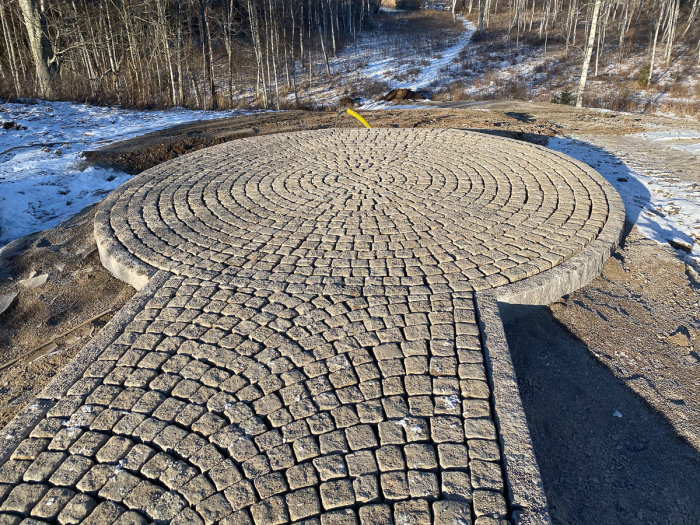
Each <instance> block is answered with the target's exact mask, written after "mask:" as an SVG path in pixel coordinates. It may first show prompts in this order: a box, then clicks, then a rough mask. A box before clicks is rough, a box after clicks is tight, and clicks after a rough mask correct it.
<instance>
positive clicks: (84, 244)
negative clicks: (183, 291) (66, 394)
mask: <svg viewBox="0 0 700 525" xmlns="http://www.w3.org/2000/svg"><path fill="white" fill-rule="evenodd" d="M94 211H95V207H94V206H91V207H89V208H86V209H85V210H83V211H82V212H81V213H80V214H78V215H76V216H75V217H73V218H72V219H70V220H69V221H66V222H65V223H64V224H63V225H61V226H60V227H58V228H55V229H52V230H46V231H44V232H40V233H36V234H34V235H29V236H27V237H22V238H20V239H17V240H16V241H13V242H11V243H10V244H8V245H6V246H5V247H4V248H3V249H2V251H0V296H1V295H10V294H12V295H14V294H15V293H17V297H16V298H15V300H14V301H13V303H12V305H11V306H10V308H8V309H7V310H6V311H5V312H4V313H2V314H0V426H4V425H5V424H6V423H7V422H8V421H9V420H10V419H12V418H13V417H14V416H15V415H16V414H17V412H19V411H20V410H21V409H22V408H23V407H24V406H25V405H26V404H27V403H29V402H30V401H32V399H33V398H34V397H35V396H36V394H37V393H38V392H39V391H40V390H41V389H42V388H43V387H44V386H45V385H46V384H47V383H48V382H49V380H50V379H51V378H52V377H53V376H54V374H55V373H56V370H58V369H59V368H61V367H62V366H63V365H64V364H66V363H67V362H68V361H70V359H72V357H73V356H74V355H75V354H76V353H77V352H78V350H80V349H81V348H82V347H83V346H84V345H85V343H87V341H89V340H90V338H91V337H92V335H93V334H95V333H96V332H97V331H98V330H99V329H100V328H101V327H102V326H104V325H105V324H106V323H107V321H109V319H111V317H112V315H113V314H114V313H115V312H117V311H118V310H119V309H120V308H121V307H122V306H123V305H124V303H125V302H126V301H127V300H128V299H129V297H131V296H132V295H133V293H134V291H133V289H132V288H130V287H129V286H128V285H126V284H124V283H122V282H121V281H118V280H117V279H115V278H114V277H112V276H111V275H110V274H108V273H107V272H106V271H105V270H104V269H103V268H102V265H101V264H100V259H99V257H98V255H97V246H96V245H95V240H94V238H93V236H92V228H93V224H92V223H93V218H94V215H95V213H94ZM44 275H46V276H47V277H46V282H45V283H44V284H40V285H39V286H37V287H36V288H32V287H31V284H32V283H31V282H29V283H27V282H24V283H23V282H22V281H23V280H26V279H28V278H30V277H31V276H34V278H35V279H36V278H42V276H44ZM42 280H43V279H42ZM39 282H41V280H40V281H39ZM28 285H30V286H28Z"/></svg>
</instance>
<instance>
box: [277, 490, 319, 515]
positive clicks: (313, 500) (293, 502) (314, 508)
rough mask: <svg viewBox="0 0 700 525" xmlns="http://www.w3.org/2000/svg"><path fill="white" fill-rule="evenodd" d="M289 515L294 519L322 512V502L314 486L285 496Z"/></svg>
mask: <svg viewBox="0 0 700 525" xmlns="http://www.w3.org/2000/svg"><path fill="white" fill-rule="evenodd" d="M285 500H286V503H287V509H288V510H289V517H290V519H291V520H293V521H297V520H301V519H304V518H309V517H312V516H315V515H317V514H319V513H320V512H321V503H320V501H319V498H318V495H317V494H316V490H315V489H314V488H312V487H309V488H305V489H299V490H297V491H294V492H290V493H289V494H287V495H286V496H285Z"/></svg>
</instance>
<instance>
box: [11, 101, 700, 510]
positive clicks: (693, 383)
mask: <svg viewBox="0 0 700 525" xmlns="http://www.w3.org/2000/svg"><path fill="white" fill-rule="evenodd" d="M458 106H459V107H458ZM363 115H364V116H365V117H366V118H367V120H369V122H370V123H371V124H372V125H373V126H375V127H453V128H459V129H470V130H479V131H483V132H487V133H495V134H499V135H504V136H510V137H514V138H519V139H522V140H529V141H532V142H536V143H540V144H543V143H546V140H547V138H548V137H550V136H554V135H557V134H568V135H575V136H577V137H581V136H585V137H586V140H588V141H590V142H592V143H596V144H598V145H601V146H604V147H606V148H607V149H608V150H609V151H611V152H612V153H614V154H616V155H619V156H620V157H625V158H626V160H630V159H632V160H633V161H634V162H635V163H636V164H637V165H640V166H647V167H648V166H653V163H654V162H659V158H661V157H659V154H660V153H659V154H654V152H653V151H651V150H649V149H648V148H646V147H645V146H646V145H645V144H644V143H641V144H640V143H639V142H638V139H633V138H630V134H635V133H641V132H644V131H655V130H659V129H664V128H666V127H669V128H675V129H679V128H680V129H692V130H697V129H698V124H697V123H695V122H693V121H684V120H677V119H676V120H671V119H667V118H664V117H643V116H639V115H632V114H618V113H609V112H608V113H604V112H600V111H594V110H577V109H574V108H571V107H567V106H557V105H550V104H527V103H519V102H484V103H459V104H455V105H454V106H453V107H447V108H442V109H434V110H413V111H379V112H365V113H363ZM333 126H338V127H356V126H359V123H358V122H357V121H355V120H354V119H352V118H351V117H349V116H348V115H346V114H343V113H335V112H316V113H314V112H301V111H295V112H284V113H281V114H272V113H265V114H258V115H251V116H246V117H239V118H236V119H228V120H221V121H210V122H206V123H193V124H187V125H183V126H177V127H175V128H172V129H170V130H166V131H164V132H158V133H153V134H150V135H146V136H144V137H140V138H137V139H134V140H131V141H128V142H126V143H122V144H118V145H114V146H110V147H107V148H104V149H103V150H100V151H97V152H92V153H90V154H89V155H87V156H86V157H87V160H86V161H89V162H94V163H100V164H105V165H110V166H116V167H119V168H120V169H124V170H127V171H129V172H131V173H138V172H140V171H142V170H143V169H146V168H148V167H151V166H153V165H156V164H158V163H160V162H163V161H165V160H168V159H170V158H174V157H177V156H179V155H181V154H184V153H187V152H190V151H194V150H197V149H200V148H203V147H207V146H211V145H214V144H218V143H221V142H225V141H227V140H234V139H236V138H240V137H245V136H254V135H262V134H267V133H276V132H286V131H295V130H303V129H316V128H324V127H333ZM635 141H636V142H635ZM659 147H660V146H659ZM662 153H663V165H664V168H665V170H666V171H667V172H668V174H670V175H674V174H675V175H678V176H679V177H680V178H683V179H686V180H688V179H690V180H695V179H696V178H698V177H700V170H694V168H693V166H694V164H688V163H689V162H697V157H694V159H695V160H689V157H688V154H686V153H684V152H679V151H678V150H673V149H670V148H665V149H664V151H663V152H662ZM92 214H93V211H92V210H90V209H88V210H86V211H85V212H83V213H82V214H80V215H79V216H77V217H76V218H74V219H73V220H72V221H70V223H69V224H66V225H63V226H61V227H59V228H57V229H55V230H49V231H47V232H42V233H39V234H35V235H33V236H30V237H26V238H23V239H19V240H18V241H15V242H14V243H12V244H11V245H9V246H8V247H6V248H5V249H4V250H3V251H2V252H0V272H2V274H1V275H0V279H1V281H0V295H1V294H5V293H8V291H11V290H15V291H19V296H18V298H17V300H16V303H15V304H14V305H13V307H12V308H11V309H10V310H8V311H7V312H5V313H4V314H0V364H1V363H4V365H3V366H5V368H3V369H1V370H0V405H1V406H2V409H1V410H0V424H4V423H5V422H6V421H7V420H8V419H9V418H10V417H12V415H13V414H14V413H16V412H17V411H18V410H20V408H21V407H22V406H23V405H24V404H25V403H27V402H28V401H29V400H30V399H31V398H32V397H33V395H34V394H35V393H36V392H37V391H38V390H39V389H40V388H41V387H42V386H43V384H45V383H46V381H47V380H48V379H49V378H50V377H51V375H52V374H53V371H55V369H56V368H58V367H60V366H61V364H63V363H65V362H67V360H69V359H70V357H71V356H72V355H74V353H75V352H76V351H77V350H78V349H79V348H80V347H81V346H82V345H83V344H84V342H85V341H86V340H87V339H88V338H89V336H90V334H91V333H92V332H94V331H95V330H97V329H98V328H99V324H101V323H104V322H105V321H106V320H107V319H108V318H109V315H111V314H108V315H105V316H104V317H100V318H99V319H98V320H96V321H93V322H90V323H88V324H87V325H85V326H83V327H82V328H80V329H78V330H76V331H74V332H70V334H69V335H67V336H64V337H63V338H59V339H57V340H56V347H55V348H53V346H50V347H49V348H51V350H50V351H46V349H44V350H39V351H38V352H37V349H38V348H40V347H41V345H43V344H45V343H46V342H47V341H51V340H52V339H53V338H54V337H55V336H56V335H60V334H62V333H64V332H66V331H67V330H70V329H71V328H73V327H75V326H77V325H80V324H81V323H84V322H85V321H88V320H90V319H91V318H93V317H94V316H96V315H97V314H99V313H101V312H103V311H105V310H116V309H118V308H119V307H120V306H121V305H122V304H123V303H124V302H125V300H126V299H127V298H128V297H129V296H130V295H131V294H132V293H133V290H132V289H131V288H129V287H128V286H126V285H124V284H122V283H120V282H118V281H116V280H115V279H114V278H112V277H111V276H110V275H108V274H107V272H106V271H105V270H103V269H102V267H101V265H100V264H99V260H98V258H97V257H96V254H95V253H94V252H93V251H91V250H92V249H93V247H94V241H93V240H92V235H91V227H92V216H93V215H92ZM62 265H65V267H64V268H63V267H62ZM33 271H34V272H36V274H37V275H41V274H43V273H48V274H49V278H48V282H47V283H46V284H45V285H43V286H41V287H39V288H37V289H33V290H32V289H27V288H25V287H22V286H20V285H19V284H18V282H17V281H18V280H19V279H23V278H26V277H28V276H29V275H30V274H31V272H33ZM698 312H700V282H699V281H698V277H697V274H695V273H693V271H692V270H691V269H689V268H688V267H686V265H685V264H684V263H683V261H682V253H681V252H676V251H675V250H674V249H673V248H671V247H670V246H661V245H659V244H657V243H656V242H653V241H650V240H648V239H645V238H644V237H642V236H641V235H640V234H639V233H638V232H637V231H636V229H635V228H632V227H631V225H628V234H627V236H626V238H625V241H624V244H623V245H622V246H621V247H620V249H619V250H618V251H617V253H616V254H615V255H614V257H613V258H611V259H610V260H609V261H608V263H607V264H606V266H605V271H604V273H603V275H602V276H600V277H599V278H598V279H596V280H595V281H594V282H593V283H591V284H590V285H589V286H587V287H586V288H584V289H582V290H579V291H578V292H575V293H573V294H571V295H570V296H567V297H565V298H563V299H562V300H561V301H559V302H557V303H555V304H554V305H551V307H549V308H539V309H533V310H528V309H526V311H524V312H521V313H520V314H519V315H521V316H524V317H523V319H526V320H528V322H527V323H521V322H518V323H515V324H510V325H509V326H508V327H507V330H508V331H509V338H510V340H509V342H510V344H511V347H512V348H513V354H514V360H515V361H516V371H517V373H518V376H519V379H520V380H521V389H522V391H523V398H524V400H525V406H526V412H527V415H528V418H529V419H530V424H531V426H532V433H533V440H534V441H535V447H536V452H537V454H538V458H539V460H540V463H541V464H542V470H543V476H544V478H545V480H544V481H545V488H546V490H547V495H548V498H549V499H550V503H551V504H552V508H553V516H554V518H555V521H556V522H558V523H591V522H594V521H595V519H593V516H594V515H596V512H598V514H597V516H598V517H600V515H601V514H600V511H601V510H603V511H604V512H605V515H606V516H608V518H607V519H606V523H622V522H630V521H632V522H639V523H641V522H644V523H691V522H692V521H693V519H695V518H697V515H698V511H699V510H700V509H698V504H699V502H698V500H697V497H695V498H692V497H690V498H689V497H686V496H687V494H688V493H690V494H691V495H692V494H693V493H695V494H697V491H696V490H695V489H696V487H700V482H698V479H697V477H698V476H697V472H700V468H698V467H697V466H696V465H700V463H698V461H700V460H698V451H700V401H699V400H700V381H698V378H699V377H700V356H699V352H700V350H699V347H700V322H699V321H698ZM542 348H544V349H545V350H546V352H545V350H542ZM538 349H539V350H538ZM555 358H556V359H555ZM13 359H17V361H15V362H13V361H12V360H13ZM543 360H544V361H543ZM547 362H550V363H551V366H550V365H547V364H546V363H547ZM8 363H10V364H9V366H8ZM557 370H559V371H560V372H561V373H557ZM591 370H593V372H591ZM565 372H566V373H565ZM567 374H568V375H567ZM571 374H574V376H571ZM557 392H559V393H558V394H557ZM606 392H607V394H606ZM549 393H554V394H555V395H554V396H553V395H545V394H549ZM606 396H607V397H606ZM552 400H558V403H559V404H557V405H555V406H552V404H551V403H552V402H553V401H552ZM601 400H611V401H610V402H609V403H608V402H607V401H606V402H602V401H601ZM615 400H617V401H615ZM613 401H614V402H613ZM591 407H593V408H591ZM616 411H617V413H620V414H621V416H622V417H617V415H616V414H615V412H616ZM552 414H553V415H554V416H556V417H550V416H552ZM583 416H586V417H583ZM597 421H600V424H598V423H596V422H597ZM617 423H620V424H621V426H620V428H618V429H617V430H615V429H611V427H610V425H613V424H617ZM582 425H583V426H582ZM645 429H646V430H645ZM616 432H617V433H616ZM644 432H646V433H644ZM543 436H544V437H545V438H546V439H543ZM596 436H598V437H597V438H596ZM634 436H637V437H634ZM679 436H680V437H679ZM601 450H603V452H602V453H601ZM652 451H653V453H652ZM543 458H545V459H543ZM678 458H680V460H678ZM565 459H572V460H574V459H575V460H580V461H581V463H580V464H577V463H575V462H574V463H566V462H565V461H564V460H565ZM631 464H634V465H636V467H635V469H631V466H630V465H631ZM584 466H585V469H584ZM688 466H690V467H688ZM630 469H631V470H630ZM640 469H641V470H640ZM625 472H627V474H625V477H622V478H621V477H619V476H618V474H621V473H625ZM630 472H631V474H629V473H630ZM596 473H598V474H596ZM655 473H657V474H655ZM655 475H656V478H655V479H656V480H657V481H658V482H659V483H665V485H664V487H665V488H663V490H661V488H659V486H657V485H653V484H651V485H650V481H649V479H650V478H653V477H654V476H655ZM582 476H583V477H582ZM693 476H695V477H693ZM583 478H585V483H583V482H581V481H580V480H581V479H583ZM577 480H579V481H577ZM669 480H672V482H671V481H669ZM678 480H686V483H679V482H678ZM582 483H583V484H582ZM657 491H658V494H659V496H658V497H656V495H655V496H652V495H651V494H652V493H653V492H657ZM669 491H671V492H669ZM688 491H690V492H688ZM674 494H677V497H676V500H674V497H675V496H673V495H674ZM644 498H646V502H647V503H646V506H642V505H641V503H640V502H641V501H642V499H644ZM577 502H583V503H577ZM586 509H592V510H591V512H590V513H588V512H587V511H586ZM596 509H597V511H596ZM594 511H595V512H594ZM691 517H693V519H691ZM586 520H588V521H586ZM625 520H627V521H625ZM674 520H675V521H674Z"/></svg>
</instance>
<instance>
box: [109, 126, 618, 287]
mask: <svg viewBox="0 0 700 525" xmlns="http://www.w3.org/2000/svg"><path fill="white" fill-rule="evenodd" d="M112 199H113V200H112V206H111V215H110V221H111V224H110V229H112V230H113V232H114V235H115V236H116V237H117V239H118V241H119V242H120V243H121V245H122V246H123V247H125V248H126V250H127V251H128V252H130V253H131V254H132V255H133V256H135V257H136V258H137V259H139V260H141V261H143V262H146V263H147V264H149V265H151V266H153V267H155V268H160V269H167V270H170V271H172V272H174V273H176V274H180V275H187V276H193V277H200V278H206V279H210V280H214V281H216V282H220V283H230V284H234V285H237V286H250V285H253V286H255V287H261V288H269V287H275V288H276V289H284V290H285V291H290V292H308V293H332V291H333V290H338V289H339V288H342V289H344V290H345V291H346V292H348V291H351V292H352V291H354V292H356V293H363V294H364V295H366V294H367V293H369V294H382V293H386V291H387V290H386V288H385V287H394V286H407V287H409V288H407V289H405V291H404V292H402V293H406V292H407V293H410V292H411V289H410V287H412V286H426V285H428V286H431V285H432V286H437V287H440V286H443V287H444V286H447V287H448V288H447V290H452V291H468V290H475V289H476V290H478V289H483V288H488V287H493V286H499V285H502V284H507V283H508V282H513V281H516V280H519V279H522V278H525V277H529V276H532V275H534V274H536V273H538V272H540V271H543V270H546V269H548V268H551V267H552V266H555V265H557V264H559V263H560V262H562V261H563V260H565V259H566V258H568V257H569V256H571V255H573V254H574V253H577V252H578V251H580V250H581V249H582V248H583V247H584V246H585V245H586V244H588V243H589V242H590V241H591V240H593V239H594V238H595V237H596V236H597V235H598V233H599V232H600V230H601V228H602V226H603V224H604V223H605V220H606V218H607V214H608V203H607V201H606V197H605V193H604V191H603V190H602V189H601V187H600V183H599V178H598V176H596V175H594V172H593V171H592V170H591V169H590V168H587V167H584V166H583V165H582V164H580V163H577V162H576V161H573V160H572V159H570V158H568V157H566V156H563V155H559V154H557V153H554V152H551V151H549V150H547V149H545V148H541V147H537V146H533V145H530V144H526V143H523V142H518V141H514V140H508V139H503V138H497V137H493V136H489V135H485V134H480V133H472V132H463V131H458V130H324V131H312V132H303V133H293V134H281V135H274V136H267V137H261V138H255V139H245V140H240V141H236V142H234V143H229V144H225V145H222V146H218V147H214V148H209V149H207V150H205V151H202V152H199V153H195V154H193V155H188V156H187V157H185V158H181V159H178V160H175V161H172V162H168V163H165V164H163V165H161V166H159V167H157V168H154V169H152V170H150V171H149V172H148V174H147V175H144V176H142V177H139V178H138V179H136V180H134V181H133V182H132V183H130V184H127V185H125V186H124V187H122V188H121V189H120V190H117V192H116V194H115V195H114V196H113V197H112ZM360 287H362V288H360ZM382 288H384V289H382ZM329 290H330V291H329ZM447 290H446V291H447Z"/></svg>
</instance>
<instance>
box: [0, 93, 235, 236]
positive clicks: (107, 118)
mask: <svg viewBox="0 0 700 525" xmlns="http://www.w3.org/2000/svg"><path fill="white" fill-rule="evenodd" d="M237 113H240V111H238V112H234V111H227V112H214V111H190V110H184V109H175V110H168V111H130V110H123V109H118V108H109V107H95V106H88V105H85V104H73V103H69V102H38V103H36V104H15V103H8V104H3V105H0V122H14V123H16V124H19V125H21V126H23V127H26V129H14V128H12V129H0V246H2V245H4V244H6V243H7V242H9V241H11V240H13V239H16V238H17V237H20V236H22V235H27V234H29V233H32V232H35V231H38V230H44V229H47V228H52V227H54V226H56V225H57V224H59V223H60V222H61V221H62V220H64V219H66V218H68V217H70V216H72V215H74V214H75V213H77V212H78V211H80V210H81V209H82V208H84V207H85V206H87V205H89V204H91V203H93V202H96V201H98V200H100V199H101V198H103V197H104V196H105V195H106V194H107V193H109V192H110V191H112V190H113V189H114V188H116V187H117V186H119V185H120V184H122V183H123V182H125V181H126V180H127V179H128V178H129V176H128V175H126V174H124V173H121V172H117V171H114V170H110V169H101V168H96V167H86V166H84V165H83V163H82V162H81V159H80V154H81V153H82V152H83V151H85V150H87V149H92V148H95V147H98V146H101V145H104V144H109V143H111V142H117V141H120V140H124V139H127V138H131V137H135V136H137V135H141V134H144V133H147V132H149V131H153V130H156V129H162V128H166V127H169V126H172V125H175V124H180V123H183V122H190V121H193V120H204V119H212V118H219V117H226V116H231V115H235V114H237Z"/></svg>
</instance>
